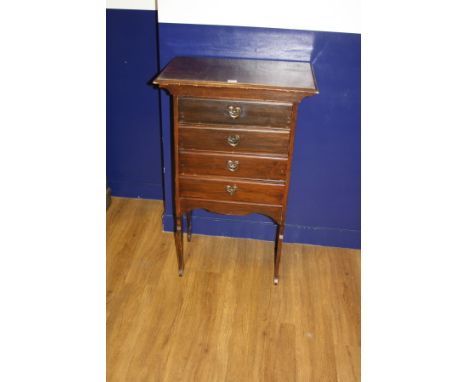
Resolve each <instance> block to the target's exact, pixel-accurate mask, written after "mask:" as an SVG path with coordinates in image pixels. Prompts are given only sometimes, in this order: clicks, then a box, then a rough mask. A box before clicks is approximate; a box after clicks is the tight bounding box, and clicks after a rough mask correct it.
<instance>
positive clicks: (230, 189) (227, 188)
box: [226, 184, 237, 196]
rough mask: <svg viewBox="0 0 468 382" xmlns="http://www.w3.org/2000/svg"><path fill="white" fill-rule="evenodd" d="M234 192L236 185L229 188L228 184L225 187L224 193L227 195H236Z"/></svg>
mask: <svg viewBox="0 0 468 382" xmlns="http://www.w3.org/2000/svg"><path fill="white" fill-rule="evenodd" d="M236 191H237V186H236V185H234V186H231V185H229V184H228V185H227V186H226V192H227V193H228V194H229V195H231V196H233V195H234V194H235V193H236Z"/></svg>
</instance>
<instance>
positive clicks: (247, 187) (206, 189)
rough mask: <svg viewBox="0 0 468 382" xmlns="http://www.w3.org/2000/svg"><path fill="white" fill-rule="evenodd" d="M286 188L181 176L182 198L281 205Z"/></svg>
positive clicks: (236, 180)
mask: <svg viewBox="0 0 468 382" xmlns="http://www.w3.org/2000/svg"><path fill="white" fill-rule="evenodd" d="M284 190H285V186H284V185H282V184H265V183H260V182H249V181H244V180H240V179H209V178H189V177H183V176H181V177H180V179H179V192H180V196H181V197H185V198H195V199H209V200H220V201H223V200H224V201H233V202H246V203H260V204H272V205H281V203H282V200H283V193H284Z"/></svg>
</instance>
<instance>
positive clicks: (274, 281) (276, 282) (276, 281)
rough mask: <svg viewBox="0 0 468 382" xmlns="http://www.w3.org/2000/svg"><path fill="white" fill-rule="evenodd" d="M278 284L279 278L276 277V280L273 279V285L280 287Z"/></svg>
mask: <svg viewBox="0 0 468 382" xmlns="http://www.w3.org/2000/svg"><path fill="white" fill-rule="evenodd" d="M278 282H279V280H278V277H275V278H274V279H273V283H274V284H275V285H278Z"/></svg>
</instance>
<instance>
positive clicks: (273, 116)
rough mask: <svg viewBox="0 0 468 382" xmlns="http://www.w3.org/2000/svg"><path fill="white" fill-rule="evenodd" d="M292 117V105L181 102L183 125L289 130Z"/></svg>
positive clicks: (247, 102) (200, 99)
mask: <svg viewBox="0 0 468 382" xmlns="http://www.w3.org/2000/svg"><path fill="white" fill-rule="evenodd" d="M291 113H292V104H290V103H278V102H258V101H244V100H242V101H241V100H221V99H219V100H218V99H204V98H191V97H180V98H179V121H180V122H183V123H203V124H229V125H231V124H235V125H253V126H270V127H289V124H290V123H291Z"/></svg>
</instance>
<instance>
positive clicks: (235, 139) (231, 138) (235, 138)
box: [227, 134, 240, 147]
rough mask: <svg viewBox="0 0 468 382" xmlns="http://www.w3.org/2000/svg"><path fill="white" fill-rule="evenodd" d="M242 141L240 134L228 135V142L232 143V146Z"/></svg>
mask: <svg viewBox="0 0 468 382" xmlns="http://www.w3.org/2000/svg"><path fill="white" fill-rule="evenodd" d="M239 142H240V136H239V135H237V134H235V135H230V136H229V137H227V143H229V145H231V146H232V147H236V146H237V145H238V144H239Z"/></svg>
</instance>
